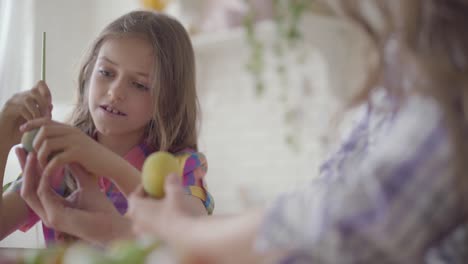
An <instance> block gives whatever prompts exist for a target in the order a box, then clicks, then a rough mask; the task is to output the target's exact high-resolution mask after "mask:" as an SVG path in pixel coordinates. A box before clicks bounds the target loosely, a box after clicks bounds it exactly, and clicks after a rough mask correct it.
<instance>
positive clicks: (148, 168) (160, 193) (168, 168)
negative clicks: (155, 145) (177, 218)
mask: <svg viewBox="0 0 468 264" xmlns="http://www.w3.org/2000/svg"><path fill="white" fill-rule="evenodd" d="M180 167H181V166H180V164H179V161H178V159H177V158H176V157H174V155H172V154H170V153H168V152H164V151H159V152H156V153H153V154H151V155H150V156H149V157H148V158H147V159H146V160H145V163H144V164H143V169H142V183H143V188H144V189H145V191H146V192H147V193H148V194H150V195H151V196H153V197H155V198H157V199H160V198H163V197H164V181H165V179H166V177H167V175H169V174H171V173H177V174H178V175H179V176H180V175H181V169H180Z"/></svg>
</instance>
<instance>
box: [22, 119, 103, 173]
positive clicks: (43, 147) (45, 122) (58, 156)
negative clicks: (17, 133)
mask: <svg viewBox="0 0 468 264" xmlns="http://www.w3.org/2000/svg"><path fill="white" fill-rule="evenodd" d="M35 128H40V129H39V132H38V133H37V135H36V137H35V139H34V141H33V149H34V151H35V152H36V153H37V159H38V161H39V165H40V167H41V168H42V169H43V170H44V171H43V173H44V175H51V174H53V173H54V172H55V171H57V170H58V169H60V168H61V167H62V166H64V165H66V164H70V163H79V164H80V165H82V166H83V167H84V168H85V169H86V170H87V171H89V172H90V173H92V174H94V175H102V173H103V170H104V169H105V168H104V166H105V164H107V163H106V162H105V160H104V159H105V158H106V157H109V155H112V153H109V152H110V151H109V150H107V149H105V148H104V147H103V146H101V145H99V144H98V143H97V142H96V141H94V140H93V139H92V138H91V137H89V136H88V135H86V134H85V133H83V132H82V131H81V130H79V129H78V128H76V127H72V126H69V125H66V124H63V123H59V122H56V121H53V120H50V119H49V118H39V119H34V120H31V121H28V122H27V123H25V124H24V125H22V126H21V128H20V129H21V131H22V132H26V131H29V130H32V129H35Z"/></svg>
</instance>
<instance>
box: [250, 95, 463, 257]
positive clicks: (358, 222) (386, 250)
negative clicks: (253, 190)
mask: <svg viewBox="0 0 468 264" xmlns="http://www.w3.org/2000/svg"><path fill="white" fill-rule="evenodd" d="M376 98H377V96H374V97H373V99H372V104H369V105H367V109H366V111H365V112H366V113H365V114H364V116H363V118H362V120H361V121H360V122H358V123H357V125H356V126H355V128H354V129H353V130H352V131H351V133H350V134H349V137H348V138H347V139H346V140H345V141H344V142H343V144H342V145H341V147H340V148H339V149H338V151H337V152H335V153H334V154H333V155H332V156H331V157H330V158H329V159H328V160H327V161H326V162H325V163H324V164H323V165H322V167H321V170H320V176H319V177H318V178H317V179H314V181H313V182H312V183H311V184H309V185H307V186H306V187H305V188H304V189H302V190H296V191H295V192H291V193H287V194H284V195H282V196H280V197H278V199H277V200H276V201H275V202H274V203H273V204H272V205H271V207H270V209H269V210H268V212H267V216H266V217H265V219H264V223H263V225H262V227H261V230H260V232H259V235H258V239H257V248H258V249H259V250H260V251H264V250H286V252H289V254H288V256H287V257H286V258H285V259H284V260H283V262H282V263H333V264H340V263H468V248H466V247H465V245H468V244H467V240H466V239H467V237H466V231H465V226H464V222H465V221H466V219H464V216H463V215H462V212H463V211H464V210H465V209H464V207H466V206H467V205H464V206H463V205H462V204H461V202H460V197H459V195H458V194H457V188H456V185H457V181H456V179H455V173H454V169H453V167H454V160H453V154H452V149H453V145H452V142H451V141H450V139H449V137H448V129H447V128H446V126H445V123H444V120H443V117H442V113H441V111H440V108H439V107H438V105H437V104H436V103H435V102H434V101H433V100H432V99H430V98H428V97H423V96H412V97H410V98H408V99H406V101H405V102H402V103H400V104H399V105H398V107H396V106H395V103H394V101H392V99H391V98H390V97H388V96H383V97H380V100H378V99H376ZM370 105H372V107H371V106H370Z"/></svg>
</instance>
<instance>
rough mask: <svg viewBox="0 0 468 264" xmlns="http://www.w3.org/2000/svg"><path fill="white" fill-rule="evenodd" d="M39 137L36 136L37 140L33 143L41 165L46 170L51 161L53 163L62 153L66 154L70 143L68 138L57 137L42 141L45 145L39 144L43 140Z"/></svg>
mask: <svg viewBox="0 0 468 264" xmlns="http://www.w3.org/2000/svg"><path fill="white" fill-rule="evenodd" d="M39 133H40V130H39ZM39 133H38V134H39ZM37 137H38V136H36V139H35V140H34V142H33V148H34V150H36V152H37V157H38V160H39V165H41V167H42V168H45V167H46V166H47V163H49V161H51V160H52V159H53V158H54V157H55V156H56V155H58V154H59V153H61V152H64V151H65V150H66V148H67V147H68V145H69V141H70V140H69V139H68V137H56V138H49V139H47V141H44V140H42V142H44V143H42V142H40V143H38V142H37V141H38V140H41V139H40V138H39V139H37ZM44 173H46V172H44Z"/></svg>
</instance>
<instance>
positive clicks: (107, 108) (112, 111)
mask: <svg viewBox="0 0 468 264" xmlns="http://www.w3.org/2000/svg"><path fill="white" fill-rule="evenodd" d="M100 108H101V109H102V110H104V111H106V112H107V113H109V114H113V115H118V116H126V115H127V114H125V113H123V112H120V111H119V110H117V109H116V108H113V107H112V106H110V105H101V106H100Z"/></svg>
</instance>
